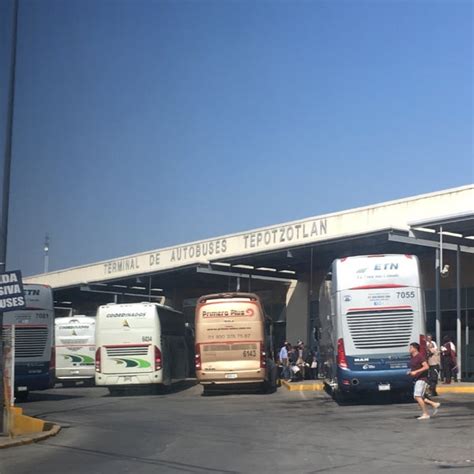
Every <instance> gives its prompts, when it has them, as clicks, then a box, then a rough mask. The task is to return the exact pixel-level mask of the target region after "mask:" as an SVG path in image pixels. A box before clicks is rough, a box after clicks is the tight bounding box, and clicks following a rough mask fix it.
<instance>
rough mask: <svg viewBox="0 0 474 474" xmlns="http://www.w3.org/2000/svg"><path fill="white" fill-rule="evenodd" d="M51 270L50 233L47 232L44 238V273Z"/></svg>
mask: <svg viewBox="0 0 474 474" xmlns="http://www.w3.org/2000/svg"><path fill="white" fill-rule="evenodd" d="M48 270H49V235H48V234H46V237H45V238H44V266H43V271H44V273H48Z"/></svg>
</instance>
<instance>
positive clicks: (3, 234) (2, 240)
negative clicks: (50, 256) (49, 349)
mask: <svg viewBox="0 0 474 474" xmlns="http://www.w3.org/2000/svg"><path fill="white" fill-rule="evenodd" d="M12 18H13V20H12V27H11V30H12V36H11V50H10V51H11V52H10V78H9V83H8V102H7V114H6V120H5V122H6V126H5V150H4V155H3V176H2V183H3V187H2V217H1V221H0V273H3V272H4V271H5V268H6V261H7V234H8V208H9V204H10V170H11V160H12V140H13V109H14V104H15V73H16V42H17V29H18V0H13V15H12ZM3 363H4V361H3V313H2V312H0V380H1V383H0V433H3V432H4V431H5V426H4V415H5V409H4V405H5V391H4V388H5V385H4V383H3Z"/></svg>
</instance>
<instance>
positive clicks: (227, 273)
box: [196, 267, 297, 283]
mask: <svg viewBox="0 0 474 474" xmlns="http://www.w3.org/2000/svg"><path fill="white" fill-rule="evenodd" d="M196 272H197V273H206V274H208V275H223V276H230V277H234V278H251V279H252V280H267V281H279V282H281V283H291V282H293V281H295V280H297V278H292V279H291V278H280V277H276V276H264V275H255V274H254V273H237V272H232V271H224V270H213V269H212V268H208V267H197V268H196Z"/></svg>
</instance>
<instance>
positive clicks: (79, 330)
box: [54, 315, 95, 386]
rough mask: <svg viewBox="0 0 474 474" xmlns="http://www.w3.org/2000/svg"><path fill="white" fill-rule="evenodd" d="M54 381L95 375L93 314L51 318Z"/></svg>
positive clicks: (68, 381)
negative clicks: (54, 358)
mask: <svg viewBox="0 0 474 474" xmlns="http://www.w3.org/2000/svg"><path fill="white" fill-rule="evenodd" d="M54 326H55V328H54V340H55V343H54V347H55V351H54V352H55V356H56V364H55V365H56V381H58V382H61V383H62V384H63V386H68V385H71V386H72V385H75V382H78V381H84V382H93V381H94V378H95V318H92V317H90V316H83V315H77V316H72V317H63V318H56V320H55V322H54Z"/></svg>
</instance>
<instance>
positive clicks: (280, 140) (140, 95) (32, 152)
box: [0, 0, 474, 274]
mask: <svg viewBox="0 0 474 474" xmlns="http://www.w3.org/2000/svg"><path fill="white" fill-rule="evenodd" d="M20 5H21V6H20V25H19V49H18V70H17V97H16V108H15V129H14V130H15V136H14V152H13V160H14V162H13V168H12V196H11V214H10V233H9V253H8V267H9V268H21V269H22V270H23V271H24V273H25V274H32V273H39V272H41V270H42V244H43V239H44V235H45V233H46V232H49V233H50V234H51V240H52V243H51V253H50V255H51V257H50V258H51V261H50V262H51V263H50V268H51V269H58V268H64V267H68V266H72V265H79V264H85V263H89V262H93V261H96V260H99V259H106V258H111V257H116V256H120V255H126V254H130V253H134V252H138V251H143V250H149V249H154V248H159V247H162V246H166V245H173V244H178V243H182V242H187V241H192V240H195V239H201V238H206V237H212V236H216V235H220V234H225V233H229V232H236V231H240V230H245V229H249V228H254V227H257V226H263V225H269V224H276V223H278V222H283V221H287V220H292V219H297V218H302V217H307V216H313V215H318V214H321V213H326V212H331V211H338V210H344V209H347V208H351V207H354V206H359V205H366V204H371V203H375V202H379V201H384V200H389V199H394V198H399V197H404V196H410V195H415V194H419V193H424V192H430V191H436V190H440V189H444V188H448V187H454V186H459V185H463V184H469V183H472V182H473V181H474V176H473V174H474V170H473V69H472V68H473V27H472V25H473V3H472V2H471V1H469V0H465V1H460V0H457V1H456V0H454V1H452V0H449V1H448V0H446V1H435V0H433V1H428V0H426V1H421V0H420V1H411V0H410V1H379V2H376V1H355V0H354V1H305V2H301V1H300V2H298V1H259V2H258V1H173V2H162V1H145V0H139V1H133V0H128V1H118V0H116V1H111V0H102V1H97V0H81V1H79V0H76V1H72V0H70V1H64V0H54V1H52V0H42V1H35V0H20ZM0 8H1V11H0V22H1V24H0V30H1V31H0V35H1V36H0V45H1V46H0V71H2V72H1V74H0V81H1V82H0V91H1V96H0V106H1V107H2V108H1V109H0V112H1V117H2V120H1V121H0V125H1V126H2V128H1V132H2V135H1V138H0V144H1V148H0V150H3V129H4V128H3V127H4V121H3V120H4V110H5V88H6V75H5V67H6V66H7V64H8V55H7V52H8V51H7V49H6V44H5V41H6V39H7V38H8V28H7V27H8V24H7V19H8V15H7V13H9V0H4V1H3V2H2V6H1V7H0Z"/></svg>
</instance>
